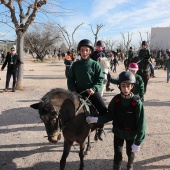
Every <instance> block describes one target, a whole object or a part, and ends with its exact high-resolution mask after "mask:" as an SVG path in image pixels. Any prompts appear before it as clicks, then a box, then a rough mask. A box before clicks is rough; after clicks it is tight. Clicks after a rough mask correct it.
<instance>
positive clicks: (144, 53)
mask: <svg viewBox="0 0 170 170" xmlns="http://www.w3.org/2000/svg"><path fill="white" fill-rule="evenodd" d="M150 57H151V54H150V52H149V50H148V49H147V42H146V41H142V48H141V49H140V50H139V54H138V58H139V61H138V62H137V63H138V64H139V63H140V62H141V60H148V61H149V60H150ZM149 66H150V69H151V76H152V77H153V78H154V77H155V73H154V67H153V65H152V63H151V62H150V61H149Z"/></svg>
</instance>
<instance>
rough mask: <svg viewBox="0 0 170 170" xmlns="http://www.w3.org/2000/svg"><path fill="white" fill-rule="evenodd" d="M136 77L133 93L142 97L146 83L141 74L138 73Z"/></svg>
mask: <svg viewBox="0 0 170 170" xmlns="http://www.w3.org/2000/svg"><path fill="white" fill-rule="evenodd" d="M135 77H136V83H135V86H134V89H133V93H134V94H135V95H138V96H139V97H141V98H142V97H143V96H144V93H145V92H144V83H143V80H142V77H141V76H140V75H138V74H136V75H135Z"/></svg>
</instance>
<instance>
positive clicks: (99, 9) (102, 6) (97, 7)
mask: <svg viewBox="0 0 170 170" xmlns="http://www.w3.org/2000/svg"><path fill="white" fill-rule="evenodd" d="M128 1H129V0H128ZM128 1H127V0H119V1H113V0H104V1H103V0H102V1H99V0H94V1H93V4H92V6H93V7H92V15H91V16H92V18H97V17H100V16H101V17H103V16H104V15H106V14H107V13H108V12H109V11H110V10H113V11H114V9H115V8H116V7H117V6H118V5H121V4H123V3H126V2H128Z"/></svg>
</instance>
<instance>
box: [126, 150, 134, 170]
mask: <svg viewBox="0 0 170 170" xmlns="http://www.w3.org/2000/svg"><path fill="white" fill-rule="evenodd" d="M134 158H135V154H134V153H132V154H131V157H128V163H127V170H133V161H134Z"/></svg>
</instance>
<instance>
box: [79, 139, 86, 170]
mask: <svg viewBox="0 0 170 170" xmlns="http://www.w3.org/2000/svg"><path fill="white" fill-rule="evenodd" d="M84 148H85V141H84V142H83V143H80V152H79V157H80V169H79V170H83V168H84V160H83V159H84V153H83V152H84Z"/></svg>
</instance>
